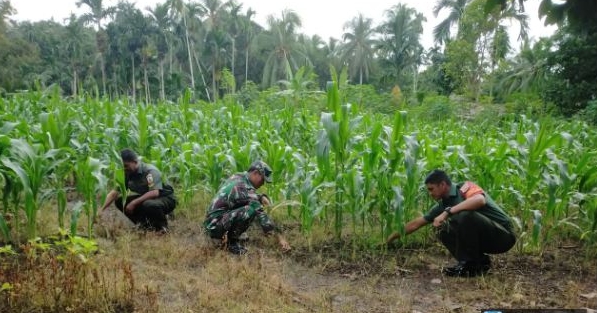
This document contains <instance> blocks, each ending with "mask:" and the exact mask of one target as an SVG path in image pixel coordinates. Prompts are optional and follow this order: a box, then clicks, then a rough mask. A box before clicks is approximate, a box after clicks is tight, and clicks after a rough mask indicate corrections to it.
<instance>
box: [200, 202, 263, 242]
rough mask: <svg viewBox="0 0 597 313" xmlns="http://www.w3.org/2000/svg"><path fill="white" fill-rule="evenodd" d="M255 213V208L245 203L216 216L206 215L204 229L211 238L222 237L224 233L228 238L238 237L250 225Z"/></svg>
mask: <svg viewBox="0 0 597 313" xmlns="http://www.w3.org/2000/svg"><path fill="white" fill-rule="evenodd" d="M256 215H257V210H256V209H255V208H251V207H250V206H248V205H246V206H242V207H240V208H237V209H233V210H230V211H227V212H225V213H224V214H222V215H220V216H217V217H212V216H208V217H207V218H206V220H205V222H204V227H205V231H206V232H207V234H209V237H211V238H213V239H222V237H224V235H225V234H226V233H228V238H229V239H238V238H239V237H240V235H241V234H242V233H244V232H245V231H247V229H248V228H249V226H251V223H252V222H253V220H254V219H255V216H256Z"/></svg>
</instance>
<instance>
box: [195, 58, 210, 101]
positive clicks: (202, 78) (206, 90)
mask: <svg viewBox="0 0 597 313" xmlns="http://www.w3.org/2000/svg"><path fill="white" fill-rule="evenodd" d="M193 55H194V56H195V62H196V63H197V68H199V75H201V81H202V82H203V86H205V95H206V96H207V101H209V102H211V97H210V96H209V89H208V88H207V82H205V76H204V75H203V70H202V69H201V63H199V58H198V57H197V53H196V52H193Z"/></svg>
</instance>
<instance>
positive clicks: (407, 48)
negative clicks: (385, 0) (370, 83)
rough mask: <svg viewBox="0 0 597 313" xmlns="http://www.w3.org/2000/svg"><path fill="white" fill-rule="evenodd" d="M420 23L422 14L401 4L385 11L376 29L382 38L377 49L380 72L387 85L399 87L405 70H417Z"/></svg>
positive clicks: (420, 48) (421, 32)
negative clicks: (380, 23)
mask: <svg viewBox="0 0 597 313" xmlns="http://www.w3.org/2000/svg"><path fill="white" fill-rule="evenodd" d="M423 21H425V17H423V14H421V13H418V12H417V11H416V10H415V9H413V8H409V7H408V6H406V5H403V4H398V5H396V6H394V7H392V9H390V10H388V11H386V20H385V21H384V22H383V23H382V25H381V26H380V27H379V33H380V34H381V39H380V40H379V42H378V44H377V47H376V48H377V49H378V50H377V52H378V54H379V60H380V64H381V68H382V69H383V72H382V76H381V79H382V82H385V83H386V84H389V85H390V86H395V85H396V84H398V85H400V83H402V82H403V81H404V78H405V77H403V72H404V71H405V70H408V69H411V70H414V71H416V70H417V66H418V65H419V64H421V56H422V52H423V46H422V45H421V42H420V37H421V35H422V34H423Z"/></svg>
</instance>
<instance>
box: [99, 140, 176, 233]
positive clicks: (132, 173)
mask: <svg viewBox="0 0 597 313" xmlns="http://www.w3.org/2000/svg"><path fill="white" fill-rule="evenodd" d="M120 155H121V158H122V163H123V165H124V170H125V184H126V186H127V189H128V190H127V198H126V201H124V202H123V201H122V196H121V192H119V191H118V190H112V191H110V193H108V195H107V197H106V201H105V202H104V205H103V206H102V207H101V208H100V209H99V212H103V211H104V210H105V209H106V208H108V207H109V206H110V204H112V202H114V201H116V207H117V208H118V210H120V211H122V212H123V213H124V214H125V215H126V216H127V217H128V218H129V219H130V220H131V221H132V222H133V223H135V224H136V225H139V226H141V227H142V228H144V229H147V230H153V231H157V232H160V233H167V232H168V220H167V218H166V215H167V214H170V213H171V212H172V211H173V210H174V208H175V207H176V198H175V197H174V189H173V188H172V186H170V185H168V184H167V183H165V182H163V181H162V174H161V173H160V171H159V170H158V169H157V168H156V167H155V166H153V165H152V164H147V163H143V162H141V161H140V160H139V158H138V157H137V154H136V153H135V152H134V151H132V150H130V149H124V150H122V152H121V154H120Z"/></svg>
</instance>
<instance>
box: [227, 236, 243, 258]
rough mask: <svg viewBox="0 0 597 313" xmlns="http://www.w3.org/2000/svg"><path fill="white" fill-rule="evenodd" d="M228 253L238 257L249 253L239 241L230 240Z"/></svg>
mask: <svg viewBox="0 0 597 313" xmlns="http://www.w3.org/2000/svg"><path fill="white" fill-rule="evenodd" d="M228 252H230V253H232V254H236V255H243V254H245V253H247V248H245V247H243V246H242V245H241V244H240V243H239V242H238V239H229V240H228Z"/></svg>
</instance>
